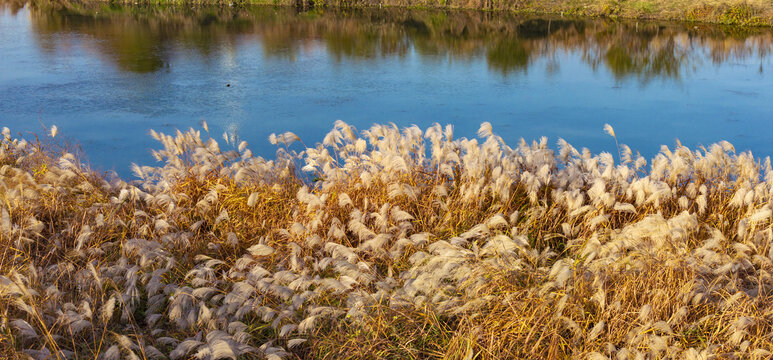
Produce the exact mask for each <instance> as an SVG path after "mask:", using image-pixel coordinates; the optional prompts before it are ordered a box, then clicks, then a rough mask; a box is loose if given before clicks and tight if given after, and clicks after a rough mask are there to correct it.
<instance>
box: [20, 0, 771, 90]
mask: <svg viewBox="0 0 773 360" xmlns="http://www.w3.org/2000/svg"><path fill="white" fill-rule="evenodd" d="M6 6H8V7H9V8H10V11H11V12H12V13H15V12H18V11H21V10H22V6H23V3H7V4H6ZM30 15H31V20H32V25H33V29H34V32H35V34H36V35H37V37H36V40H37V41H38V43H39V45H40V47H41V48H42V49H44V50H46V51H47V52H49V53H51V54H52V55H54V54H55V49H56V48H57V46H67V45H66V44H61V43H59V42H60V39H59V38H56V37H51V36H50V35H52V34H63V33H72V32H75V33H78V34H85V35H89V36H90V37H91V38H92V39H93V41H89V42H88V43H86V44H84V45H86V46H89V47H90V48H92V49H93V50H94V51H95V52H97V53H99V54H100V55H101V56H105V57H108V58H109V59H111V60H112V61H114V62H115V64H116V65H117V66H119V67H120V68H121V69H123V70H126V71H132V72H139V73H143V72H154V71H159V70H161V69H163V68H164V66H165V64H168V63H169V59H170V57H171V56H172V52H171V51H170V48H171V47H172V46H173V45H181V46H183V47H185V48H189V49H193V50H195V51H196V52H197V54H198V55H200V56H202V57H204V58H207V57H210V56H211V55H213V54H218V53H221V52H224V51H235V49H236V48H237V46H236V42H237V41H244V40H247V41H249V39H251V38H255V39H258V40H260V43H261V45H262V46H263V51H264V53H265V54H267V55H268V56H275V57H281V58H285V59H288V60H293V59H295V58H296V57H297V55H298V53H299V52H300V51H302V49H307V48H309V47H314V46H318V45H321V46H323V47H324V48H325V50H326V51H327V52H328V53H329V54H330V55H331V56H332V57H333V58H335V59H338V60H341V59H342V58H350V59H372V58H378V57H393V56H397V57H404V56H406V55H407V54H408V53H409V52H410V51H411V50H414V51H416V53H418V54H420V55H421V56H426V57H443V58H451V59H468V58H470V57H473V56H477V55H479V54H485V58H486V61H487V63H488V66H489V68H490V69H491V70H493V71H496V72H499V73H501V74H510V73H519V72H525V71H528V69H529V66H530V65H531V64H532V63H534V61H535V59H538V58H547V59H551V58H554V57H555V54H556V52H561V51H579V52H581V53H582V54H583V59H584V61H585V62H587V64H588V65H590V66H592V67H593V68H599V67H605V68H606V69H608V71H610V72H611V73H612V74H614V76H615V77H616V78H618V79H622V78H625V77H635V78H638V79H639V80H640V81H642V82H647V81H650V80H652V79H657V78H665V79H679V78H681V77H682V76H683V75H684V72H685V71H688V70H689V69H690V68H691V67H692V66H694V65H695V63H696V62H698V61H700V59H701V58H702V57H699V56H696V54H698V53H697V52H696V51H695V48H696V47H697V48H700V49H702V50H705V51H707V52H708V54H709V58H710V59H712V60H713V61H714V62H715V63H723V62H726V61H734V60H737V59H739V58H746V57H752V56H758V57H760V58H764V57H765V56H767V55H768V54H769V53H770V51H771V50H772V49H773V36H772V34H771V32H770V31H767V30H761V29H756V30H754V29H752V30H749V29H733V28H722V27H716V26H692V25H685V24H667V25H663V24H656V23H644V24H642V23H636V22H618V21H606V20H591V21H589V20H568V19H562V18H557V19H555V18H554V19H529V18H522V17H514V16H508V15H507V14H490V13H484V12H463V11H452V12H439V11H416V10H406V9H388V10H375V9H355V10H325V11H324V12H323V11H312V12H305V13H297V12H296V11H295V10H294V9H291V8H271V7H248V8H239V9H234V8H231V7H220V8H201V9H199V8H196V9H191V8H159V7H151V8H146V7H121V6H109V5H103V6H97V7H91V8H83V7H74V6H69V7H67V6H61V5H60V6H53V5H47V6H34V5H33V6H31V9H30ZM552 66H559V64H557V63H554V64H552Z"/></svg>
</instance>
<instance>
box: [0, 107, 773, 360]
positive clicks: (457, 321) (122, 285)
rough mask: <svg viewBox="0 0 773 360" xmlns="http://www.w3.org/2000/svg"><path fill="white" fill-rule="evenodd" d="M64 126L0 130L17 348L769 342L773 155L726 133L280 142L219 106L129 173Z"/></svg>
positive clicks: (54, 351) (418, 350)
mask: <svg viewBox="0 0 773 360" xmlns="http://www.w3.org/2000/svg"><path fill="white" fill-rule="evenodd" d="M605 130H606V131H607V133H608V134H609V135H610V136H611V137H610V138H609V141H610V142H617V138H616V137H615V132H614V129H613V128H612V127H611V126H607V127H605ZM599 131H601V129H599ZM56 135H57V130H56V129H52V131H51V133H50V134H49V135H48V136H41V137H39V138H38V137H35V138H31V139H22V138H19V137H17V136H12V133H11V131H10V130H9V129H7V128H6V129H3V132H2V139H0V196H1V198H0V200H2V201H1V205H0V215H1V217H0V253H1V254H2V256H1V257H0V299H2V301H0V313H2V314H3V315H2V318H1V319H2V322H0V344H1V346H0V352H1V353H0V355H2V356H3V357H5V358H25V357H32V358H35V359H43V358H57V359H74V358H94V357H98V358H100V359H109V360H112V359H120V358H127V359H140V358H148V359H163V358H167V357H168V358H171V359H187V358H196V359H223V358H232V359H235V358H240V359H251V358H256V359H262V358H267V359H368V358H373V359H376V358H378V359H382V358H393V359H405V358H454V359H504V358H551V359H556V358H568V357H572V358H592V359H605V358H614V359H634V358H661V357H665V358H684V359H703V358H710V357H713V356H719V357H722V358H757V359H764V358H769V357H770V356H771V355H772V354H773V353H772V352H771V351H772V349H773V307H771V306H770V304H771V301H772V300H773V277H772V276H771V272H773V196H772V195H773V170H772V169H771V163H770V158H769V157H767V158H765V159H760V158H756V157H754V156H753V155H752V154H751V153H750V152H736V151H735V149H734V148H733V146H732V145H731V144H730V143H727V142H720V143H717V144H713V145H711V146H708V147H706V148H701V149H688V148H686V147H684V146H682V145H681V144H679V143H678V142H677V144H676V145H675V146H674V147H670V148H669V147H666V146H664V147H662V149H661V152H660V153H659V154H658V155H657V156H655V157H654V158H652V159H644V158H643V157H640V156H638V155H636V153H634V152H633V151H632V150H631V149H630V148H628V147H627V146H625V145H620V146H619V147H617V149H618V151H615V153H614V154H610V153H601V154H591V153H590V152H589V151H588V150H587V149H576V148H574V147H572V146H571V145H570V144H568V143H566V142H565V141H563V140H559V142H558V145H557V150H552V149H551V148H550V147H548V144H547V141H546V140H545V139H540V140H536V141H533V142H527V141H524V140H521V141H520V142H518V143H517V144H513V145H508V144H506V143H505V141H504V140H503V139H502V138H500V137H499V136H497V135H495V133H494V130H493V129H492V128H491V125H490V124H488V123H483V124H482V125H481V126H480V129H479V131H478V137H477V138H475V139H466V138H457V137H455V135H454V131H453V127H452V126H450V125H449V126H445V127H441V126H440V125H435V126H431V127H429V128H426V129H420V128H418V127H415V126H414V127H409V128H404V129H399V128H397V127H396V126H390V125H386V126H385V125H374V126H373V127H371V128H369V129H367V130H365V131H359V130H357V129H355V128H353V127H351V126H350V125H348V124H346V123H343V122H337V123H336V124H335V127H334V129H333V130H332V131H331V132H329V133H328V134H327V135H326V136H325V138H324V140H323V142H322V143H320V144H317V145H314V146H311V147H306V146H305V145H304V144H303V143H302V142H300V141H298V140H299V139H298V137H297V136H296V135H295V134H292V133H284V134H279V135H272V136H271V137H270V138H269V141H270V142H271V143H272V144H274V145H276V146H277V149H278V150H277V152H276V157H275V158H274V159H271V160H268V159H263V158H260V157H256V156H254V155H253V154H252V153H251V151H250V150H249V146H248V144H246V143H244V142H238V141H236V140H235V139H234V138H233V137H230V136H229V135H228V134H224V135H223V139H221V140H220V141H217V140H215V139H213V138H211V137H210V135H209V133H208V128H207V125H206V123H204V124H203V128H202V129H195V130H194V129H191V130H189V131H185V132H180V131H178V132H176V133H175V134H162V133H156V132H152V136H153V137H154V138H155V139H156V140H157V141H158V142H159V143H160V148H159V149H158V150H156V151H154V153H153V154H154V156H155V157H156V158H157V159H158V160H159V161H161V165H159V166H140V165H135V166H134V167H133V170H134V174H135V179H136V180H131V181H129V180H128V179H126V180H124V179H120V178H118V177H115V176H113V177H105V176H101V175H99V174H97V173H95V172H93V171H91V170H90V169H89V168H87V167H85V166H83V165H82V164H81V163H80V162H79V160H78V159H77V158H76V157H75V156H74V155H72V154H70V153H68V152H67V151H66V148H63V147H62V146H61V144H60V143H59V142H58V140H57V138H52V137H53V136H56ZM621 140H622V139H621Z"/></svg>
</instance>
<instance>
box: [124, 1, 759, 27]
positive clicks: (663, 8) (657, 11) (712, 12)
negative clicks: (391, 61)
mask: <svg viewBox="0 0 773 360" xmlns="http://www.w3.org/2000/svg"><path fill="white" fill-rule="evenodd" d="M110 2H111V3H118V4H156V5H171V4H187V5H190V4H198V5H216V4H219V5H229V6H231V5H247V4H256V5H258V4H259V5H278V6H296V7H302V8H326V7H340V8H351V7H404V8H419V9H467V10H484V11H502V12H513V13H518V14H536V15H560V16H579V17H609V18H624V19H638V20H669V21H687V22H703V23H714V24H724V25H739V26H773V2H771V1H767V0H678V1H672V0H546V1H542V0H234V1H231V0H141V1H133V0H117V1H110Z"/></svg>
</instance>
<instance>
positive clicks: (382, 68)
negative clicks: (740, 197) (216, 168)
mask: <svg viewBox="0 0 773 360" xmlns="http://www.w3.org/2000/svg"><path fill="white" fill-rule="evenodd" d="M771 50H773V33H772V32H771V31H770V30H765V29H739V28H723V27H715V26H706V25H693V24H675V23H642V22H638V23H637V22H618V21H610V20H577V19H567V18H561V17H553V18H534V17H528V18H526V17H516V16H513V15H508V14H492V13H483V12H460V11H452V12H443V11H416V10H405V9H388V10H379V9H362V10H324V11H319V10H317V11H306V12H298V11H296V10H295V9H290V8H272V7H248V8H230V7H223V8H174V7H167V8H164V7H117V6H108V5H104V6H94V7H62V6H53V5H35V6H33V5H29V4H25V3H23V2H5V3H0V54H1V56H0V126H7V127H9V128H11V130H12V131H14V132H21V133H29V132H37V133H43V132H44V126H45V127H48V126H51V125H54V124H56V125H57V126H58V127H59V129H60V133H61V134H63V135H65V136H67V138H68V140H70V141H72V142H74V143H77V144H80V145H81V146H82V148H83V150H84V152H85V154H86V155H87V156H88V161H89V162H90V163H91V164H92V165H93V166H96V167H97V168H100V169H103V170H108V169H114V170H116V171H118V172H119V173H121V174H128V173H129V171H128V168H129V164H130V163H131V162H137V163H142V164H152V163H154V161H153V160H152V157H151V156H150V151H149V149H150V148H152V147H154V146H155V144H154V142H153V140H152V139H150V137H149V136H148V135H147V133H148V130H149V129H151V128H153V129H156V130H159V131H164V132H171V131H173V130H174V129H176V128H188V127H191V126H198V124H199V122H200V121H201V120H206V121H207V122H208V123H209V125H210V129H211V131H212V133H213V136H217V137H219V134H221V133H222V132H224V131H227V132H229V133H233V134H236V135H238V137H239V138H241V139H244V140H247V141H248V142H249V143H250V146H251V148H253V150H254V151H255V152H256V153H258V154H260V155H263V156H269V157H270V156H272V154H273V151H274V149H273V148H272V146H271V145H269V144H268V142H267V140H266V139H267V137H268V135H269V134H270V133H272V132H277V133H278V132H284V131H293V132H295V133H297V134H298V135H299V136H300V137H301V138H302V139H303V140H304V142H306V144H313V143H316V142H319V141H321V139H322V137H323V134H324V133H325V132H327V131H328V130H329V129H330V128H331V126H332V123H333V122H334V121H335V120H337V119H341V120H344V121H346V122H348V123H351V124H354V125H355V126H357V127H358V128H360V129H363V128H367V127H369V126H370V125H371V124H373V123H376V122H378V123H387V122H393V123H395V124H397V125H398V126H407V125H411V124H417V125H419V126H422V127H426V126H428V125H431V124H432V123H435V122H438V123H441V124H446V123H451V124H453V125H454V126H455V129H456V134H457V136H467V137H471V136H474V134H475V131H476V130H477V128H478V126H479V124H480V123H481V122H483V121H489V122H491V123H492V124H493V126H494V131H495V132H496V133H498V134H500V135H502V136H503V137H504V138H505V139H506V140H507V141H508V142H510V143H512V144H514V143H515V142H516V141H517V140H518V139H519V138H525V139H526V140H529V141H531V140H533V139H538V138H539V137H541V136H547V137H548V139H549V141H550V143H551V144H555V142H556V141H557V140H558V138H559V137H561V138H564V139H566V140H567V141H569V142H570V143H572V144H573V145H575V146H576V147H588V148H590V149H591V150H592V151H593V152H600V151H609V152H614V153H616V151H615V150H614V140H613V139H611V138H609V137H608V136H607V135H605V134H604V133H603V131H602V130H601V129H602V126H603V124H604V123H610V124H612V125H613V126H614V128H615V131H616V133H617V136H618V139H619V140H620V141H621V142H623V143H626V144H628V145H630V146H631V147H632V148H633V149H634V150H638V151H640V152H641V153H642V154H645V155H647V156H652V155H654V154H655V153H657V151H658V150H659V148H660V145H661V144H666V145H669V146H671V145H673V144H674V141H675V139H677V138H678V139H679V140H680V141H681V142H682V143H683V144H685V145H687V146H690V147H697V146H700V145H708V144H711V143H714V142H716V141H719V140H728V141H730V142H732V143H733V144H734V145H735V146H736V149H737V150H739V151H740V150H751V151H752V152H753V153H754V155H755V156H758V157H764V156H769V155H773V141H771V140H773V77H771V75H770V74H769V73H770V72H771V71H772V70H773V67H772V66H771V65H773V60H772V59H773V55H771ZM215 134H217V135H215Z"/></svg>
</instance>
